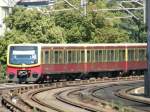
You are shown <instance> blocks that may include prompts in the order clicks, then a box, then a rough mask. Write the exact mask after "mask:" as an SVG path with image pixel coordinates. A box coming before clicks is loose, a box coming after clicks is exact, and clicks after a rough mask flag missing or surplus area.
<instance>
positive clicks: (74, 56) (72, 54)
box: [71, 50, 76, 63]
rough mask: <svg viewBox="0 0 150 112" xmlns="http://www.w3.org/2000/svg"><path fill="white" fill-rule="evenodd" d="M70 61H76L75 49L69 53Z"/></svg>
mask: <svg viewBox="0 0 150 112" xmlns="http://www.w3.org/2000/svg"><path fill="white" fill-rule="evenodd" d="M71 62H72V63H76V50H73V51H72V53H71Z"/></svg>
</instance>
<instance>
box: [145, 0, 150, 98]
mask: <svg viewBox="0 0 150 112" xmlns="http://www.w3.org/2000/svg"><path fill="white" fill-rule="evenodd" d="M145 2H146V3H145V4H146V8H145V10H146V29H147V69H148V71H147V73H145V77H144V78H145V79H144V81H145V91H144V92H145V96H146V97H150V0H146V1H145Z"/></svg>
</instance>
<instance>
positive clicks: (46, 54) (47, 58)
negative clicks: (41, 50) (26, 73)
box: [44, 51, 49, 64]
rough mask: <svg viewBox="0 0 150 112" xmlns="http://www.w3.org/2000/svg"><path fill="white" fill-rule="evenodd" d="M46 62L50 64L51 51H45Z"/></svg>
mask: <svg viewBox="0 0 150 112" xmlns="http://www.w3.org/2000/svg"><path fill="white" fill-rule="evenodd" d="M44 61H45V64H49V51H45V60H44Z"/></svg>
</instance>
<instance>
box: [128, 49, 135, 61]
mask: <svg viewBox="0 0 150 112" xmlns="http://www.w3.org/2000/svg"><path fill="white" fill-rule="evenodd" d="M133 60H134V49H129V50H128V61H133Z"/></svg>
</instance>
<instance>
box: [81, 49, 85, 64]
mask: <svg viewBox="0 0 150 112" xmlns="http://www.w3.org/2000/svg"><path fill="white" fill-rule="evenodd" d="M84 62H85V53H84V51H83V50H82V51H81V63H84Z"/></svg>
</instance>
